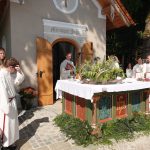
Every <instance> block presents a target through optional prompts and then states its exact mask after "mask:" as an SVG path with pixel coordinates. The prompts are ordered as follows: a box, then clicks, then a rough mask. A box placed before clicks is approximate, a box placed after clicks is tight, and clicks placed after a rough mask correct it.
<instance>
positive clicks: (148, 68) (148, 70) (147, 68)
mask: <svg viewBox="0 0 150 150" xmlns="http://www.w3.org/2000/svg"><path fill="white" fill-rule="evenodd" d="M144 73H145V77H146V78H149V79H150V63H147V64H146V63H144Z"/></svg>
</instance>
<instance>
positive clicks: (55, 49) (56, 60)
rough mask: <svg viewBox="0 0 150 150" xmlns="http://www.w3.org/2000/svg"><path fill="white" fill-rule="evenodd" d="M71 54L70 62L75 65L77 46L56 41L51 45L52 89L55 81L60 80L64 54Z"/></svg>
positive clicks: (72, 43) (65, 41)
mask: <svg viewBox="0 0 150 150" xmlns="http://www.w3.org/2000/svg"><path fill="white" fill-rule="evenodd" d="M68 51H69V52H71V53H72V61H73V62H74V64H75V65H76V58H77V53H78V47H77V45H76V44H75V43H74V42H72V41H69V40H58V41H56V42H54V43H53V45H52V54H53V88H55V85H56V82H57V80H59V79H60V64H61V62H62V61H63V60H64V59H65V56H66V52H68ZM54 100H56V93H55V90H54Z"/></svg>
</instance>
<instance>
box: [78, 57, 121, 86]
mask: <svg viewBox="0 0 150 150" xmlns="http://www.w3.org/2000/svg"><path fill="white" fill-rule="evenodd" d="M114 57H115V56H114ZM114 57H109V58H108V60H104V61H103V62H100V61H98V62H95V63H92V62H90V61H86V62H85V63H84V64H82V65H81V66H80V69H79V70H80V71H79V73H80V74H81V76H82V78H83V79H90V80H91V81H95V82H102V83H103V82H108V81H112V80H115V79H116V77H117V76H120V77H124V72H123V70H122V69H121V68H117V67H116V66H115V65H116V63H117V64H118V62H117V61H115V60H114ZM118 65H119V64H118Z"/></svg>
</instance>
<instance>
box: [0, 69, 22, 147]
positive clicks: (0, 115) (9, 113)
mask: <svg viewBox="0 0 150 150" xmlns="http://www.w3.org/2000/svg"><path fill="white" fill-rule="evenodd" d="M15 95H16V92H15V88H14V83H13V81H12V79H11V76H10V73H9V72H8V71H7V70H6V69H1V70H0V128H1V129H2V130H3V133H4V136H3V146H4V147H8V146H10V145H12V144H13V143H14V142H15V141H17V140H18V139H19V124H18V112H17V106H16V99H15ZM4 116H5V117H4ZM4 118H5V119H4Z"/></svg>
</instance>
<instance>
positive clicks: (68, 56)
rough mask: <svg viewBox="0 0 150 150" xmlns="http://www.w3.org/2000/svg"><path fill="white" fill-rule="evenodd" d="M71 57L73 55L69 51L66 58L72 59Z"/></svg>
mask: <svg viewBox="0 0 150 150" xmlns="http://www.w3.org/2000/svg"><path fill="white" fill-rule="evenodd" d="M71 57H72V54H71V52H68V53H67V54H66V59H67V60H70V59H71Z"/></svg>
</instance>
